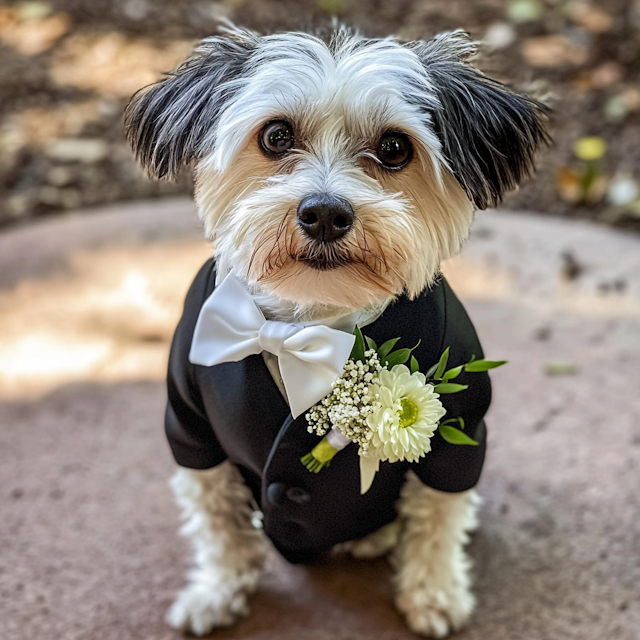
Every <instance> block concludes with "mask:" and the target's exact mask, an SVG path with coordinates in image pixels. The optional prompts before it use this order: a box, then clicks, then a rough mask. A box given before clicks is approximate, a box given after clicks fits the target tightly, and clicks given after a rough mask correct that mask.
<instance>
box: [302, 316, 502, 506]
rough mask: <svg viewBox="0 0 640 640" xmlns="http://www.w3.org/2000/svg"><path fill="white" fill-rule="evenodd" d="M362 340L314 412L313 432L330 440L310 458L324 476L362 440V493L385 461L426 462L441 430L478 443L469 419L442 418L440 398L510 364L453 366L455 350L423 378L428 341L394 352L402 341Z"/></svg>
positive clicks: (456, 440)
mask: <svg viewBox="0 0 640 640" xmlns="http://www.w3.org/2000/svg"><path fill="white" fill-rule="evenodd" d="M355 335H356V341H355V344H354V347H353V350H352V352H351V356H350V358H349V360H347V363H346V364H345V367H344V371H343V373H342V376H340V377H339V378H338V379H337V380H335V382H334V383H333V386H332V392H331V393H330V394H329V395H327V396H326V397H325V398H323V399H322V400H321V401H320V402H319V403H318V404H316V405H314V406H313V407H312V408H311V409H310V410H309V412H308V413H307V414H306V419H307V422H308V424H309V427H308V430H309V432H310V433H315V434H317V435H319V436H324V438H323V439H322V441H321V442H320V443H319V444H317V445H316V446H315V447H314V448H313V450H312V451H311V452H309V453H308V454H307V455H306V456H304V457H303V458H302V463H303V464H304V465H305V467H307V469H309V470H310V471H313V472H314V473H318V472H319V471H321V470H322V469H324V467H327V466H328V465H329V463H330V462H331V460H332V459H333V457H334V456H335V455H336V454H337V453H338V452H339V451H341V450H342V449H344V447H346V446H347V445H348V444H350V443H351V442H355V443H357V444H358V447H359V448H358V454H359V456H360V491H361V493H363V494H364V493H366V492H367V491H368V490H369V488H370V487H371V484H372V482H373V479H374V477H375V474H376V473H377V471H378V469H379V468H380V462H384V461H389V462H397V461H398V460H408V461H409V462H416V461H418V460H419V459H420V458H422V457H424V455H425V454H427V453H428V452H429V451H430V450H431V438H432V437H433V434H434V433H435V432H436V430H439V431H440V435H441V436H442V437H443V438H444V439H445V440H446V441H447V442H449V443H451V444H455V445H471V446H474V445H477V444H478V443H477V442H476V441H475V440H473V439H472V438H470V437H469V436H468V435H467V434H466V433H464V420H463V419H462V418H461V417H456V418H449V419H447V420H444V421H443V420H442V419H443V418H444V416H445V414H446V410H445V408H444V407H443V406H442V402H440V395H441V394H446V393H458V392H460V391H464V390H465V389H467V388H468V385H464V384H457V383H455V382H451V381H452V380H455V378H457V377H458V376H459V375H460V374H461V373H462V371H463V370H464V371H467V372H471V373H477V372H481V371H488V370H489V369H495V368H496V367H500V366H502V365H503V364H505V361H490V360H484V359H482V360H476V359H475V358H472V359H471V360H470V361H469V362H467V363H465V364H461V365H458V366H456V367H453V368H451V369H447V364H448V362H449V347H447V349H445V351H444V353H443V354H442V356H441V357H440V359H439V361H438V362H436V363H435V364H434V365H433V366H432V367H431V368H430V369H429V370H428V371H427V372H426V373H424V374H423V373H420V370H419V369H420V367H419V364H418V361H417V360H416V358H415V356H413V355H412V352H413V351H414V349H416V347H417V346H418V345H419V344H420V343H418V344H417V345H416V346H415V347H413V348H411V349H398V350H396V351H394V350H393V348H394V347H395V345H396V343H397V342H398V340H400V338H394V339H392V340H388V341H387V342H385V343H384V344H383V345H381V346H380V347H378V346H377V345H376V343H375V342H374V341H373V340H372V339H371V338H369V337H367V338H366V339H365V337H364V336H363V335H362V332H361V331H360V328H359V327H356V330H355ZM365 340H366V344H365ZM406 363H408V364H409V366H406ZM454 425H455V426H454Z"/></svg>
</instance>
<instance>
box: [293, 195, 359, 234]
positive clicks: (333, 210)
mask: <svg viewBox="0 0 640 640" xmlns="http://www.w3.org/2000/svg"><path fill="white" fill-rule="evenodd" d="M298 225H299V226H300V228H301V229H302V230H303V231H304V233H305V234H306V235H307V236H309V237H310V238H311V239H313V240H317V241H320V242H333V241H334V240H337V239H338V238H342V236H343V235H344V234H345V233H347V231H349V229H351V227H352V226H353V208H352V206H351V205H350V204H349V202H348V201H347V200H345V199H344V198H339V197H337V196H333V195H330V194H328V193H314V194H312V195H310V196H307V197H306V198H304V199H303V200H302V201H301V202H300V205H299V206H298Z"/></svg>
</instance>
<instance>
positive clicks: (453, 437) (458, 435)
mask: <svg viewBox="0 0 640 640" xmlns="http://www.w3.org/2000/svg"><path fill="white" fill-rule="evenodd" d="M438 431H440V435H441V436H442V437H443V438H444V439H445V440H446V441H447V442H448V443H449V444H472V445H477V444H478V443H477V442H476V441H475V440H472V439H471V438H470V437H469V436H468V435H467V434H466V433H462V431H458V429H454V428H453V427H450V426H449V425H446V424H441V425H440V427H439V428H438Z"/></svg>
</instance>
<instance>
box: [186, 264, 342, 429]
mask: <svg viewBox="0 0 640 640" xmlns="http://www.w3.org/2000/svg"><path fill="white" fill-rule="evenodd" d="M354 342H355V336H354V335H353V334H350V333H346V332H344V331H338V330H337V329H331V328H330V327H326V326H322V325H317V326H311V327H305V326H304V325H302V324H288V323H286V322H271V321H270V320H266V319H265V317H264V316H263V315H262V312H261V311H260V309H259V308H258V307H257V305H256V303H255V302H254V301H253V298H252V297H251V295H250V294H249V292H248V291H247V290H246V289H245V288H244V286H243V285H242V283H241V282H240V281H239V280H238V279H237V278H236V277H235V276H234V275H232V274H229V275H228V276H227V277H226V278H225V279H224V281H223V282H222V283H221V284H220V285H219V286H218V287H217V288H216V290H215V291H214V292H213V293H212V294H211V295H210V296H209V297H208V298H207V299H206V300H205V302H204V304H203V305H202V309H201V310H200V315H199V316H198V321H197V322H196V328H195V331H194V333H193V341H192V342H191V351H190V352H189V361H190V362H192V363H193V364H200V365H204V366H206V367H211V366H213V365H216V364H221V363H223V362H238V361H239V360H244V358H246V357H247V356H250V355H253V354H258V353H262V352H263V351H268V352H269V353H272V354H274V355H275V356H277V357H278V365H279V367H280V374H281V375H282V383H283V385H284V388H285V390H286V392H287V397H288V399H289V406H290V407H291V414H292V415H293V417H294V418H297V417H298V416H299V415H300V414H302V413H304V412H305V411H306V410H307V409H309V407H312V406H313V405H314V404H316V403H317V402H318V401H319V400H321V399H322V398H324V397H325V396H326V395H327V394H329V393H330V392H331V385H332V383H333V381H334V380H336V378H338V377H339V376H341V375H342V372H343V370H344V365H345V363H346V362H347V360H348V359H349V356H350V355H351V349H352V348H353V344H354Z"/></svg>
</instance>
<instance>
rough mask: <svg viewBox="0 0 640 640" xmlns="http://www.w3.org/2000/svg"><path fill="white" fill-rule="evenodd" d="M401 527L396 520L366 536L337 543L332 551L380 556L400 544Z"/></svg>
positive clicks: (362, 556) (363, 557) (354, 554)
mask: <svg viewBox="0 0 640 640" xmlns="http://www.w3.org/2000/svg"><path fill="white" fill-rule="evenodd" d="M401 529H402V523H401V522H400V520H396V521H395V522H391V523H389V524H388V525H386V526H384V527H382V528H381V529H378V530H377V531H375V532H374V533H372V534H371V535H368V536H366V537H365V538H360V539H359V540H349V542H342V543H341V544H337V545H336V546H335V547H334V548H333V550H332V551H333V553H335V554H339V553H348V554H349V555H351V556H353V557H354V558H361V559H365V558H380V557H381V556H385V555H387V553H389V552H390V551H391V550H392V549H393V548H394V547H395V546H396V545H397V544H398V539H399V537H400V531H401Z"/></svg>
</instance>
